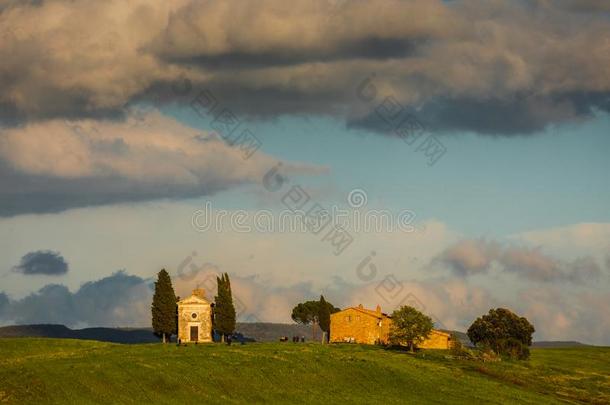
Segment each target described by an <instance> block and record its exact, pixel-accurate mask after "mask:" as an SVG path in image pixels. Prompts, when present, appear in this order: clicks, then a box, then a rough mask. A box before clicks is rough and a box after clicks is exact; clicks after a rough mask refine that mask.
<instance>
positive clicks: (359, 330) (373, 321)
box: [330, 308, 390, 345]
mask: <svg viewBox="0 0 610 405" xmlns="http://www.w3.org/2000/svg"><path fill="white" fill-rule="evenodd" d="M389 321H390V320H389V318H387V317H385V316H384V315H382V314H379V317H377V316H374V315H371V314H368V313H365V312H363V311H359V310H357V309H354V308H347V309H346V310H344V311H341V312H336V313H334V314H332V315H331V316H330V341H331V342H353V343H365V344H371V345H372V344H375V343H378V342H381V343H387V340H388V333H389Z"/></svg>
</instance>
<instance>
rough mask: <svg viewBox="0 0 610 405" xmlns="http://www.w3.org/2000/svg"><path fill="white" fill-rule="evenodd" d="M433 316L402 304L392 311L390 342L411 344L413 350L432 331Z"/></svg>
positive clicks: (410, 348)
mask: <svg viewBox="0 0 610 405" xmlns="http://www.w3.org/2000/svg"><path fill="white" fill-rule="evenodd" d="M433 325H434V323H433V322H432V318H430V317H429V316H427V315H424V314H422V313H421V312H419V311H418V310H417V309H415V308H413V307H410V306H406V305H405V306H402V307H400V308H398V309H397V310H395V311H394V312H393V313H392V326H391V327H390V342H391V343H392V344H398V345H406V346H409V350H410V351H413V350H414V349H415V346H417V344H418V343H421V342H423V341H424V340H425V339H426V338H427V337H428V336H429V335H430V332H431V331H432V327H433Z"/></svg>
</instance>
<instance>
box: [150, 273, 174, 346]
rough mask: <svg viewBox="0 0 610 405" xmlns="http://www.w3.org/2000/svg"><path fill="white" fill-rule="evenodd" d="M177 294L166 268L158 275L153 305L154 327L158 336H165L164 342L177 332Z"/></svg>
mask: <svg viewBox="0 0 610 405" xmlns="http://www.w3.org/2000/svg"><path fill="white" fill-rule="evenodd" d="M176 308H177V305H176V294H175V293H174V288H173V287H172V279H171V278H170V276H169V274H168V273H167V271H165V269H163V270H161V271H160V272H159V274H158V275H157V281H156V282H155V294H154V295H153V302H152V306H151V311H152V327H153V331H154V332H155V334H156V335H157V336H161V337H162V338H163V343H165V342H166V341H167V339H168V338H169V337H171V335H172V333H175V332H176V328H177V325H176V310H177V309H176Z"/></svg>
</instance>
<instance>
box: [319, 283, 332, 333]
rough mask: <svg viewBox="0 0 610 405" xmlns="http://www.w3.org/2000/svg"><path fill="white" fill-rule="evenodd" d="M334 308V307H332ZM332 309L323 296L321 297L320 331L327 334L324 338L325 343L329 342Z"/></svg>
mask: <svg viewBox="0 0 610 405" xmlns="http://www.w3.org/2000/svg"><path fill="white" fill-rule="evenodd" d="M330 307H332V305H331V306H330ZM330 307H329V305H328V303H327V302H326V300H325V299H324V296H323V295H320V301H319V304H318V323H319V325H320V329H322V331H323V332H324V333H325V334H326V335H325V337H324V340H325V341H324V343H326V341H328V335H329V333H330Z"/></svg>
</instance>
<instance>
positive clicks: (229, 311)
mask: <svg viewBox="0 0 610 405" xmlns="http://www.w3.org/2000/svg"><path fill="white" fill-rule="evenodd" d="M216 283H217V288H218V292H217V295H216V297H214V301H215V305H214V328H215V329H216V331H217V332H218V333H220V335H221V337H222V340H223V341H224V337H225V336H226V335H230V334H232V333H233V332H235V322H236V319H235V318H236V315H235V306H234V305H233V294H232V291H231V280H230V279H229V275H228V274H227V273H224V274H222V275H221V276H220V277H216Z"/></svg>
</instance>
